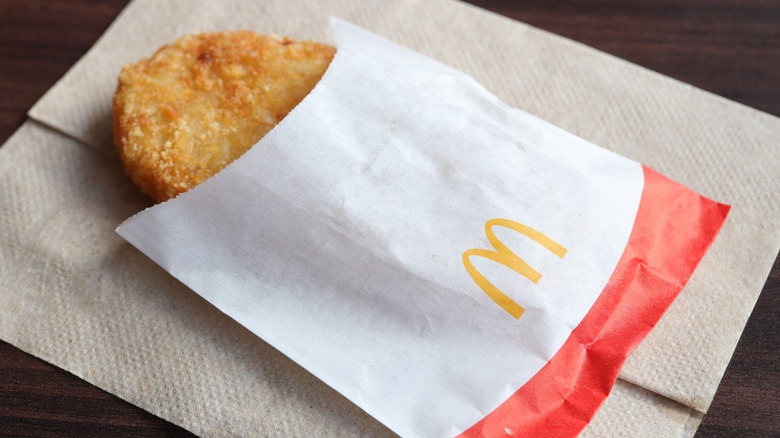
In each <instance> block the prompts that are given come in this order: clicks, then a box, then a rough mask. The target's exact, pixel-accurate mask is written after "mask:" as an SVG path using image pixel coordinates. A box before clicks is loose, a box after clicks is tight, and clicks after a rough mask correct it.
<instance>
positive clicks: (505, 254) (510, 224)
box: [463, 219, 567, 319]
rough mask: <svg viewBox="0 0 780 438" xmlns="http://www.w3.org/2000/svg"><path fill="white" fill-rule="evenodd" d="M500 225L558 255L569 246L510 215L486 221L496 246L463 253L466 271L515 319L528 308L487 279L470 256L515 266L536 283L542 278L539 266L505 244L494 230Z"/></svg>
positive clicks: (489, 233) (490, 238) (561, 254)
mask: <svg viewBox="0 0 780 438" xmlns="http://www.w3.org/2000/svg"><path fill="white" fill-rule="evenodd" d="M495 225H498V226H501V227H506V228H509V229H512V230H514V231H517V232H518V233H520V234H523V235H525V236H527V237H529V238H530V239H531V240H533V241H534V242H536V243H538V244H540V245H542V246H543V247H545V248H546V249H547V250H549V251H550V252H552V253H553V254H555V255H557V256H558V257H559V258H563V256H564V255H566V252H567V250H566V248H564V247H562V246H561V245H559V244H558V243H556V242H554V241H553V240H552V239H550V238H549V237H547V236H545V235H544V234H542V233H540V232H538V231H536V230H534V229H533V228H531V227H529V226H527V225H523V224H521V223H519V222H515V221H511V220H509V219H491V220H489V221H487V223H486V224H485V235H487V238H488V241H489V242H490V244H491V245H493V249H494V250H495V251H493V250H489V249H470V250H468V251H466V252H464V253H463V265H464V266H465V267H466V271H467V272H468V273H469V275H471V278H472V279H473V280H474V282H475V283H477V285H478V286H479V287H480V288H481V289H482V291H484V292H485V293H486V294H487V295H488V296H489V297H490V298H491V299H492V300H493V301H495V302H496V304H498V305H499V306H501V308H502V309H504V310H506V311H507V312H509V314H510V315H512V316H513V317H514V318H515V319H519V318H520V317H521V316H522V315H523V312H524V311H525V309H524V308H523V307H522V306H520V305H519V304H517V303H516V302H514V301H512V299H511V298H509V297H508V296H506V294H504V293H503V292H501V291H500V290H499V289H498V288H497V287H495V286H494V285H493V283H491V282H490V281H489V280H488V279H486V278H485V277H484V276H483V275H482V274H481V273H480V272H479V271H478V270H477V268H475V267H474V265H473V264H472V263H471V260H470V258H471V256H477V257H483V258H486V259H488V260H492V261H494V262H497V263H500V264H502V265H504V266H506V267H507V268H510V269H512V270H513V271H515V272H517V273H518V274H520V275H522V276H523V277H525V278H527V279H529V280H531V281H532V282H534V284H536V283H538V282H539V280H540V279H541V278H542V274H540V273H539V271H537V270H536V269H534V268H532V267H531V266H530V265H529V264H528V263H526V262H525V261H523V259H521V258H520V257H518V256H517V255H516V254H515V253H513V252H512V251H511V250H510V249H509V248H507V247H506V245H504V244H503V243H502V242H501V241H500V240H498V238H497V237H496V235H495V233H493V226H495Z"/></svg>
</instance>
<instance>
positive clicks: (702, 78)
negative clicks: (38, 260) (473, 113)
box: [0, 0, 780, 438]
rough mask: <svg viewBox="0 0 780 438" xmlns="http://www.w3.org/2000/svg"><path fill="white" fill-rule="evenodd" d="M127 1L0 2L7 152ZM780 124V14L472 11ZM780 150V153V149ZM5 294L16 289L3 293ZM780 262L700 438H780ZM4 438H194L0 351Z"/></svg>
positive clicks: (778, 10) (613, 7)
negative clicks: (32, 111)
mask: <svg viewBox="0 0 780 438" xmlns="http://www.w3.org/2000/svg"><path fill="white" fill-rule="evenodd" d="M126 3H127V2H126V0H110V1H106V0H72V1H66V0H35V1H29V0H3V2H0V19H2V23H3V24H2V26H1V27H0V57H1V59H2V62H1V63H0V96H2V99H0V142H4V141H5V140H6V139H7V138H8V137H9V136H10V135H11V134H12V133H13V131H15V130H16V129H17V128H18V127H19V126H20V125H21V123H22V122H23V121H24V120H25V117H26V116H25V114H26V111H27V110H28V109H29V108H30V107H31V106H32V105H33V104H34V103H35V101H36V100H37V99H38V98H39V97H40V96H41V95H42V94H43V93H44V92H45V91H46V90H47V89H49V88H50V87H51V86H52V85H54V83H55V82H56V81H57V79H58V78H59V77H61V76H62V75H63V74H64V73H65V72H66V71H67V69H68V68H69V67H70V66H71V65H73V63H75V62H76V60H78V58H79V57H80V56H81V55H83V54H84V53H85V52H86V51H87V50H88V49H89V47H90V46H91V45H92V44H94V42H95V41H96V40H97V38H98V37H99V36H100V35H101V34H102V33H103V31H104V30H105V29H106V27H107V26H108V25H109V24H110V22H111V21H112V20H113V19H114V17H116V15H117V14H118V13H119V12H120V11H121V9H122V8H123V7H124V5H125V4H126ZM471 3H474V4H476V5H478V6H481V7H483V8H485V9H489V10H492V11H494V12H497V13H500V14H503V15H506V16H509V17H512V18H515V19H518V20H520V21H524V22H526V23H528V24H531V25H534V26H536V27H539V28H542V29H545V30H549V31H551V32H554V33H557V34H560V35H563V36H566V37H568V38H571V39H574V40H576V41H579V42H582V43H584V44H587V45H590V46H592V47H595V48H597V49H600V50H603V51H605V52H607V53H611V54H613V55H615V56H618V57H620V58H624V59H626V60H629V61H631V62H634V63H637V64H639V65H642V66H644V67H647V68H650V69H652V70H655V71H658V72H660V73H663V74H665V75H667V76H671V77H673V78H676V79H679V80H681V81H683V82H687V83H690V84H692V85H695V86H697V87H700V88H703V89H705V90H708V91H711V92H713V93H716V94H719V95H721V96H724V97H727V98H729V99H732V100H735V101H737V102H740V103H743V104H745V105H748V106H751V107H754V108H757V109H760V110H762V111H765V112H768V113H770V114H774V115H776V116H780V87H778V83H779V81H778V79H780V74H779V73H778V72H780V2H777V1H770V0H745V1H739V0H711V1H703V0H689V1H672V0H658V1H650V0H640V1H631V0H622V1H619V0H548V1H545V2H516V1H507V0H480V1H476V0H475V1H471ZM778 147H779V148H780V146H778ZM0 287H6V286H0ZM776 309H780V259H778V261H776V262H775V265H774V268H773V270H772V273H771V275H770V277H769V280H768V281H767V284H766V285H765V287H764V290H763V292H762V294H761V297H760V298H759V301H758V303H757V304H756V307H755V310H754V312H753V315H752V316H751V318H750V320H749V321H748V324H747V326H746V328H745V331H744V333H743V335H742V338H741V340H740V343H739V345H738V346H737V350H736V352H735V354H734V357H733V358H732V360H731V363H730V365H729V368H728V370H727V371H726V375H725V376H724V378H723V381H722V382H721V385H720V387H719V389H718V393H717V395H716V397H715V400H714V402H713V405H712V407H711V409H710V412H709V413H708V414H707V415H706V416H705V417H704V420H703V422H702V425H701V427H700V428H699V432H698V434H697V436H698V437H702V438H704V437H721V436H722V437H732V436H735V437H736V436H739V437H764V436H780V353H779V352H780V349H778V344H780V341H779V339H780V322H779V321H780V318H779V317H778V313H777V310H776ZM0 435H2V436H79V437H81V436H127V437H134V436H144V437H155V436H191V434H189V433H188V432H186V431H184V430H183V429H181V428H178V427H177V426H174V425H172V424H170V423H167V422H165V421H163V420H161V419H159V418H157V417H155V416H153V415H151V414H149V413H147V412H145V411H143V410H141V409H139V408H137V407H135V406H133V405H131V404H129V403H127V402H124V401H122V400H120V399H118V398H117V397H115V396H113V395H111V394H108V393H106V392H104V391H102V390H100V389H98V388H96V387H94V386H92V385H90V384H88V383H86V382H84V381H83V380H81V379H79V378H77V377H75V376H73V375H71V374H69V373H68V372H66V371H63V370H61V369H59V368H57V367H54V366H52V365H50V364H47V363H45V362H43V361H41V360H39V359H36V358H34V357H32V356H30V355H28V354H26V353H23V352H22V351H20V350H18V349H16V348H15V347H13V346H11V345H9V344H7V343H4V342H2V341H0Z"/></svg>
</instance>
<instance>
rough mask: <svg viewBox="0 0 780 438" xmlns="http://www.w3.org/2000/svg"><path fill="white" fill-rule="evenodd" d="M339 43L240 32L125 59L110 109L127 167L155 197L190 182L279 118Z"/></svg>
mask: <svg viewBox="0 0 780 438" xmlns="http://www.w3.org/2000/svg"><path fill="white" fill-rule="evenodd" d="M335 52H336V49H335V48H334V47H332V46H329V45H325V44H318V43H314V42H298V41H294V40H291V39H289V38H280V37H277V36H275V35H264V36H260V35H257V34H255V33H253V32H248V31H237V32H222V33H210V34H201V35H192V36H185V37H182V38H180V39H179V40H177V41H176V42H175V43H173V44H170V45H167V46H164V47H162V48H161V49H159V50H158V51H157V52H156V53H155V54H154V55H153V56H152V57H151V58H148V59H144V60H142V61H140V62H138V63H136V64H131V65H127V66H125V67H124V68H123V69H122V72H121V73H120V75H119V86H118V87H117V90H116V94H115V96H114V108H113V111H114V139H115V142H116V144H117V147H118V149H119V155H120V158H121V159H122V161H123V162H124V164H125V168H126V169H127V173H128V174H129V175H130V178H131V179H132V180H133V182H134V183H135V184H137V185H138V186H139V187H140V188H141V190H142V191H143V192H145V193H147V194H148V195H149V196H151V197H152V198H153V199H154V200H156V201H158V202H162V201H165V200H167V199H170V198H172V197H174V196H176V195H178V194H179V193H182V192H185V191H187V190H189V189H191V188H192V187H195V186H196V185H198V184H199V183H201V182H202V181H204V180H206V179H207V178H209V177H210V176H212V175H214V174H215V173H217V172H219V171H220V170H221V169H222V168H224V167H225V166H227V165H228V164H229V163H230V162H232V161H233V160H235V159H236V158H238V157H239V156H241V155H242V154H243V153H244V152H246V151H247V150H248V149H249V148H250V147H251V146H252V145H254V144H255V143H256V142H257V141H258V140H260V139H261V138H262V137H263V136H264V135H265V134H266V133H267V132H268V131H270V130H271V128H273V127H274V126H275V125H276V124H277V123H278V122H279V121H280V120H282V119H283V118H284V117H285V116H286V115H287V113H288V112H290V110H292V109H293V108H294V107H295V106H296V105H297V104H298V103H299V102H300V101H301V100H302V99H303V98H304V97H305V96H306V95H307V94H308V93H309V91H311V90H312V88H314V86H315V85H316V84H317V82H318V81H319V80H320V78H321V77H322V75H323V74H324V73H325V70H326V69H327V68H328V65H329V64H330V61H331V59H333V55H334V53H335Z"/></svg>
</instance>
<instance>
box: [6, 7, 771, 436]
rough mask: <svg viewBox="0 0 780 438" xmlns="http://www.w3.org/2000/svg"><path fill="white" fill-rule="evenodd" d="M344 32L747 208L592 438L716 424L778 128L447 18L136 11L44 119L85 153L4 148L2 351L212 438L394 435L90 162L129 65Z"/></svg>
mask: <svg viewBox="0 0 780 438" xmlns="http://www.w3.org/2000/svg"><path fill="white" fill-rule="evenodd" d="M328 15H335V16H338V17H340V18H344V19H346V20H349V21H352V22H354V23H356V24H358V25H360V26H363V27H366V28H367V29H369V30H371V31H373V32H376V33H379V34H381V35H384V36H387V37H389V38H391V39H393V40H395V41H397V42H399V43H401V44H404V45H406V46H408V47H411V48H413V49H415V50H418V51H420V52H422V53H424V54H426V55H429V56H432V57H434V58H436V59H439V60H441V61H443V62H445V63H448V64H450V65H452V66H454V67H456V68H459V69H461V70H463V71H466V72H467V73H469V74H471V75H472V76H474V77H475V78H476V79H477V80H478V81H480V82H481V83H483V84H484V85H485V86H486V87H487V88H488V89H490V90H491V91H493V92H494V93H496V94H497V95H498V96H499V97H501V98H503V99H504V100H505V101H507V102H508V103H509V104H511V105H513V106H516V107H519V108H521V109H524V110H526V111H528V112H530V113H532V114H536V115H538V116H540V117H542V118H545V119H547V120H549V121H551V122H553V123H555V124H557V125H559V126H561V127H563V128H565V129H568V130H570V131H572V132H574V133H575V134H578V135H580V136H582V137H584V138H586V139H588V140H590V141H592V142H595V143H597V144H600V145H602V146H604V147H606V148H609V149H612V150H614V151H616V152H618V153H621V154H623V155H626V156H628V157H629V158H632V159H635V160H637V161H640V162H643V163H645V164H647V165H649V166H651V167H653V168H655V169H656V170H659V171H660V172H662V173H664V174H666V175H667V176H669V177H671V178H673V179H675V180H677V181H680V182H681V183H683V184H685V185H688V186H689V187H691V188H693V189H694V190H697V191H699V192H701V193H703V194H705V195H707V196H709V197H712V198H714V199H716V200H718V201H720V202H725V203H729V204H732V205H733V209H732V212H731V215H730V217H729V220H728V221H727V223H726V225H725V227H724V229H723V231H722V233H721V235H720V236H719V237H718V239H717V240H716V242H715V244H714V246H713V248H712V250H711V251H710V253H708V254H707V256H706V257H705V259H704V260H703V262H702V265H701V266H700V268H699V269H698V270H697V272H696V273H695V274H694V276H693V278H692V279H691V281H690V283H689V285H688V286H687V287H686V289H685V290H684V291H683V293H682V294H681V296H680V298H679V299H678V300H677V301H676V302H675V304H674V305H673V306H672V308H671V309H670V310H669V311H668V312H667V314H666V315H665V316H664V317H663V318H662V320H661V322H660V323H659V325H658V326H657V327H656V329H654V330H653V331H652V332H651V334H650V336H649V337H648V338H647V339H646V341H645V342H644V343H643V344H642V345H641V346H640V347H639V348H638V349H637V351H636V352H635V353H634V354H633V355H632V356H631V358H629V360H628V362H627V363H626V365H625V367H624V369H623V372H622V373H621V379H623V380H624V381H625V382H621V381H619V382H618V385H617V386H616V387H615V390H614V391H613V393H612V395H611V396H610V398H609V399H608V400H607V402H606V403H605V406H604V407H603V409H602V410H601V411H600V412H599V413H598V414H597V415H596V418H595V419H594V422H593V423H592V424H591V426H589V427H588V429H586V431H585V432H584V435H589V434H591V436H606V435H607V434H609V435H614V436H627V435H636V434H635V433H633V432H636V433H639V434H640V435H646V434H643V433H641V431H643V430H656V432H661V431H664V433H663V435H665V436H668V435H675V434H682V433H691V434H692V431H695V427H696V425H697V424H698V423H697V419H699V418H700V415H699V414H693V415H692V416H691V415H690V413H691V409H694V410H696V411H699V412H705V411H706V409H707V408H708V406H709V403H710V401H711V400H712V397H713V395H714V392H715V389H716V388H717V384H718V382H719V381H720V377H721V376H722V374H723V371H724V370H725V367H726V365H727V363H728V361H729V358H730V357H731V354H732V352H733V350H734V347H735V346H736V342H737V340H738V338H739V335H740V333H741V330H742V327H743V326H744V324H745V322H746V321H747V318H748V316H749V314H750V311H751V310H752V307H753V305H754V303H755V300H756V298H757V296H758V293H759V292H760V290H761V286H762V285H763V283H764V281H765V279H766V276H767V274H768V272H769V269H770V268H771V265H772V262H773V261H774V258H775V255H776V254H777V251H778V248H780V226H778V225H779V224H778V222H780V211H779V210H780V202H779V201H780V200H779V199H778V195H777V193H776V188H777V187H778V177H777V175H780V162H778V160H772V159H770V154H771V153H772V152H773V151H776V150H777V147H778V144H777V143H778V140H777V139H778V138H780V120H778V119H777V118H775V117H772V116H770V115H767V114H764V113H760V112H758V111H755V110H752V109H750V108H746V107H744V106H741V105H738V104H735V103H732V102H729V101H727V100H725V99H722V98H719V97H717V96H714V95H711V94H708V93H706V92H703V91H701V90H698V89H695V88H693V87H690V86H687V85H685V84H681V83H679V82H676V81H674V80H671V79H669V78H665V77H663V76H661V75H658V74H656V73H653V72H650V71H647V70H645V69H642V68H640V67H637V66H635V65H632V64H629V63H627V62H624V61H621V60H618V59H615V58H613V57H611V56H608V55H605V54H603V53H600V52H597V51H595V50H593V49H590V48H588V47H585V46H582V45H580V44H577V43H574V42H571V41H568V40H565V39H563V38H560V37H557V36H554V35H551V34H549V33H546V32H543V31H540V30H537V29H534V28H531V27H529V26H527V25H524V24H522V23H518V22H515V21H512V20H509V19H506V18H503V17H500V16H497V15H494V14H491V13H487V12H484V11H481V10H479V9H476V8H473V7H471V6H467V5H464V4H461V3H456V2H452V1H449V0H436V1H411V0H410V1H394V2H379V1H351V0H328V1H322V2H317V3H314V4H309V3H307V4H306V6H305V7H302V6H301V5H299V4H295V2H285V1H269V2H261V3H256V2H248V1H246V2H242V1H236V0H220V1H206V0H198V1H167V2H154V1H151V0H136V1H134V2H133V3H131V5H130V6H129V7H128V8H127V9H126V10H125V11H124V12H123V13H122V14H121V15H120V17H119V18H118V19H117V21H116V22H115V23H114V24H113V25H112V26H111V27H110V28H109V30H108V31H107V32H106V34H105V35H104V36H103V37H102V38H101V39H100V40H99V41H98V43H96V45H95V47H93V49H92V50H91V51H90V52H89V53H88V54H87V55H86V56H85V57H84V58H83V59H82V60H81V61H79V63H77V64H76V66H74V68H73V69H72V70H71V71H70V72H69V73H68V74H67V75H66V76H65V77H64V78H63V79H62V80H61V81H60V82H59V83H58V84H57V85H56V86H55V87H54V88H52V90H50V92H49V93H47V95H46V96H44V98H43V99H41V101H40V102H39V103H38V104H37V105H36V106H35V107H34V108H33V109H32V110H31V112H30V115H31V117H32V118H33V119H35V120H37V121H39V122H41V123H43V124H45V125H47V126H49V127H51V128H53V129H55V130H57V131H60V132H62V133H65V134H66V135H67V136H69V137H72V138H73V139H76V140H78V141H72V140H69V139H67V138H65V137H63V136H61V135H59V134H56V133H54V132H53V131H52V130H51V129H47V128H44V127H42V126H40V125H37V124H34V123H27V124H26V125H25V126H24V127H23V128H22V129H20V132H19V133H18V134H16V135H15V136H14V137H13V138H12V139H11V140H9V142H8V144H6V146H4V147H3V148H2V149H0V156H2V160H1V161H0V188H2V192H0V193H3V195H2V197H0V203H2V205H0V208H1V210H0V211H2V212H3V213H0V214H1V215H2V216H0V217H2V218H3V219H2V223H0V233H2V236H3V244H2V245H0V257H1V259H0V260H1V261H2V265H0V279H1V280H2V282H3V284H12V285H14V287H12V288H8V289H4V290H2V291H0V298H2V301H0V312H1V313H0V314H2V318H1V319H0V337H2V338H3V339H5V340H7V341H9V342H11V343H13V344H14V345H17V346H19V347H20V348H22V349H24V350H26V351H28V352H31V353H33V354H35V355H37V356H40V357H42V358H44V359H46V360H48V361H50V362H52V363H55V364H57V365H59V366H61V367H63V368H65V369H68V370H70V371H71V372H74V373H75V374H76V375H79V376H81V377H84V378H85V379H86V380H88V381H90V382H93V383H95V384H97V385H98V386H100V387H103V388H105V389H107V390H109V391H111V392H114V393H116V394H117V395H119V396H121V397H123V398H125V399H127V400H129V401H131V402H133V403H135V404H137V405H139V406H141V407H144V408H145V409H147V410H150V411H151V412H153V413H155V414H157V415H160V416H161V417H163V418H166V419H169V420H171V421H173V422H175V423H177V424H181V425H183V426H184V427H186V428H188V429H190V430H192V431H193V432H195V433H198V434H203V435H222V434H228V435H229V434H244V435H253V434H258V433H260V432H261V433H260V434H265V435H278V436H289V435H309V436H311V435H312V434H314V435H322V434H331V435H338V436H343V435H371V436H375V435H380V434H382V433H388V432H387V431H386V429H384V428H383V427H381V426H380V425H378V424H376V422H374V421H373V420H372V419H370V418H367V416H366V415H365V414H363V413H362V412H360V411H359V410H358V409H357V408H355V407H354V406H353V405H351V404H350V403H349V402H348V401H346V400H344V399H343V398H341V397H340V396H339V395H338V394H335V393H334V392H333V391H332V390H330V389H329V388H327V387H326V386H324V385H322V384H321V383H320V382H319V381H317V380H316V379H314V378H313V377H311V376H310V375H308V374H307V373H306V372H304V371H302V370H301V369H300V368H298V367H297V366H296V365H295V364H293V363H291V362H290V361H289V360H287V359H286V358H284V357H283V356H282V355H281V354H279V353H278V352H276V351H275V350H273V349H271V348H270V347H268V346H267V345H265V344H264V343H263V342H262V341H260V340H257V339H255V338H253V337H252V336H251V335H250V334H249V333H248V332H246V331H245V330H243V329H242V328H241V327H238V326H237V325H236V324H235V323H233V322H232V321H230V320H229V319H228V318H226V317H224V316H223V315H221V314H220V313H219V312H217V311H216V310H214V309H213V308H211V307H210V306H208V305H207V304H205V303H204V302H202V301H201V300H199V299H198V298H196V296H194V294H192V293H191V292H189V291H188V290H186V288H184V287H183V286H181V285H179V284H178V283H176V282H175V280H172V279H171V278H169V277H168V276H167V275H165V274H164V273H162V271H160V270H159V269H157V268H156V267H155V266H153V265H152V264H151V263H150V262H148V261H147V260H146V259H144V258H143V257H142V256H141V255H139V254H138V253H137V252H135V251H134V250H132V249H131V248H129V247H128V246H127V244H125V243H124V242H122V241H121V240H120V239H119V238H118V237H117V236H115V235H114V234H113V227H114V226H116V225H118V224H119V223H120V222H121V220H123V219H124V218H125V217H127V216H129V215H130V214H132V213H133V212H135V211H137V210H139V209H141V208H143V206H144V204H143V200H142V199H141V198H139V197H138V195H137V191H135V189H133V188H132V187H131V186H129V185H128V184H127V181H126V179H125V178H124V176H123V175H122V171H121V168H120V167H119V166H118V164H117V162H116V160H114V159H113V158H111V157H108V156H105V155H104V154H100V153H96V152H95V151H94V150H90V149H88V148H85V147H84V146H83V145H82V144H84V145H89V146H92V147H94V148H96V149H98V150H102V151H105V152H108V153H109V154H112V146H111V129H110V102H111V96H112V94H113V91H114V88H115V85H116V76H117V74H118V71H119V69H120V67H121V65H122V64H124V63H126V62H131V61H135V60H137V59H138V58H141V57H144V56H148V55H149V54H151V53H152V52H153V51H154V50H155V49H156V48H157V47H159V46H160V45H162V44H164V43H166V42H170V41H172V40H173V39H175V38H176V37H178V36H180V35H182V34H186V33H193V32H199V31H210V30H220V29H235V28H247V29H252V30H256V31H258V32H261V33H268V32H276V33H279V34H284V35H290V36H293V37H297V38H313V39H317V40H327V39H328V32H327V17H328ZM80 143H82V144H80ZM37 160H43V161H37ZM43 162H46V163H49V164H48V166H44V167H41V166H42V164H40V163H43ZM95 175H97V176H95ZM101 178H103V179H101ZM20 181H25V183H24V184H22V183H20ZM28 217H29V218H30V220H31V221H32V222H29V223H28V222H26V221H25V220H23V219H24V218H28ZM6 237H8V238H6ZM34 318H35V319H34ZM36 319H37V320H36ZM34 320H35V321H36V322H35V323H33V322H31V321H34ZM627 382H631V383H627ZM671 400H676V401H677V402H679V403H675V402H673V401H671ZM640 414H641V415H640ZM661 419H663V420H661ZM686 422H687V425H686ZM227 424H229V425H230V427H231V428H232V429H225V425H227ZM648 427H649V428H653V427H655V428H656V429H646V428H648ZM632 431H633V432H632ZM629 432H631V433H629ZM659 434H660V433H659Z"/></svg>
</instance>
